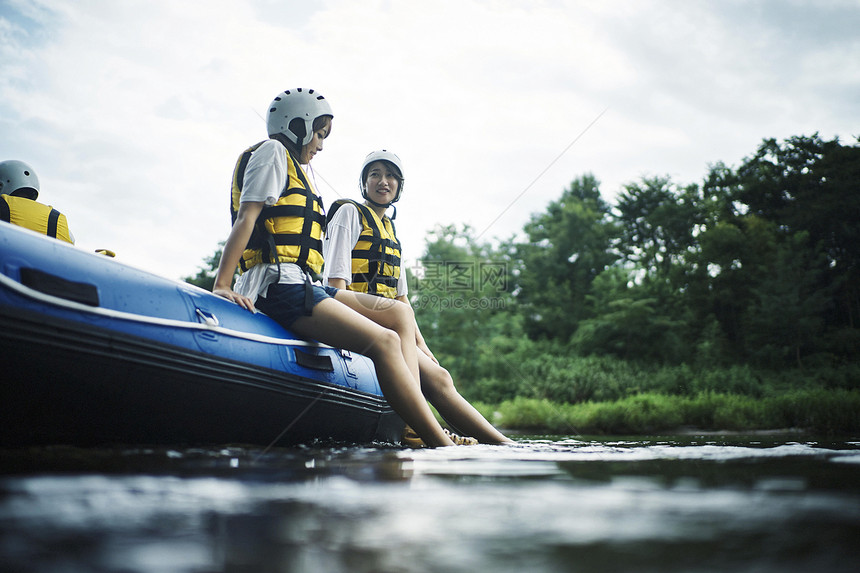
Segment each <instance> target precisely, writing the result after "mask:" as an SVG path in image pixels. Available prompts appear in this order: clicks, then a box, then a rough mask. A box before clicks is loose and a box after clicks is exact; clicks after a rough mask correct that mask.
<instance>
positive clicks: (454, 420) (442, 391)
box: [418, 352, 513, 444]
mask: <svg viewBox="0 0 860 573" xmlns="http://www.w3.org/2000/svg"><path fill="white" fill-rule="evenodd" d="M418 367H419V368H420V371H421V391H422V392H423V393H424V395H425V396H426V397H427V400H429V401H430V403H431V404H433V406H434V407H435V408H436V410H438V411H439V414H440V415H441V416H442V418H444V419H445V421H446V422H448V423H449V424H450V425H451V426H452V427H453V428H454V430H455V431H456V432H458V433H460V434H462V435H464V436H472V437H475V438H477V439H478V441H479V442H482V443H485V444H510V443H513V441H512V440H511V439H509V438H508V437H507V436H505V435H504V434H502V433H501V432H499V431H498V430H497V429H496V428H495V427H494V426H493V425H492V424H491V423H490V422H488V421H487V420H486V419H485V418H484V417H483V416H482V415H481V413H480V412H478V410H476V409H475V407H474V406H472V405H471V404H470V403H469V401H468V400H466V399H465V398H463V396H461V395H460V393H459V392H457V388H455V387H454V380H453V379H452V378H451V375H450V374H449V373H448V371H447V370H445V369H444V368H442V367H441V366H439V364H437V363H435V362H433V361H432V360H431V359H430V357H429V356H427V355H426V354H424V353H423V352H419V353H418Z"/></svg>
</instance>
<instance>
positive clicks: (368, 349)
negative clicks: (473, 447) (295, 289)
mask: <svg viewBox="0 0 860 573" xmlns="http://www.w3.org/2000/svg"><path fill="white" fill-rule="evenodd" d="M398 306H405V305H398ZM378 312H382V311H378ZM292 329H293V330H294V331H295V332H296V333H298V334H300V335H302V336H306V337H310V338H314V339H316V340H319V341H320V342H323V343H325V344H329V345H331V346H335V347H337V348H345V349H347V350H350V351H352V352H358V353H361V354H365V355H367V356H368V357H370V359H371V360H373V364H374V366H375V367H376V374H377V377H378V378H379V385H380V387H381V388H382V392H383V394H385V398H386V399H387V400H388V402H389V403H390V404H391V407H392V408H394V410H395V411H396V412H397V413H398V414H400V417H401V418H403V420H404V421H405V422H406V423H407V424H409V425H410V426H412V428H413V429H414V430H415V431H416V432H418V435H419V436H421V439H422V440H423V441H424V443H425V444H427V445H428V446H433V447H435V446H451V445H453V444H454V443H453V442H452V441H451V440H450V439H449V438H448V436H446V435H445V432H444V431H443V430H442V426H440V425H439V422H437V421H436V417H435V416H434V415H433V412H432V411H431V410H430V407H429V406H428V405H427V401H426V399H425V398H424V395H423V394H422V393H421V388H420V384H419V382H418V377H417V376H415V375H413V374H412V371H411V369H410V368H409V365H408V364H407V361H406V359H405V358H404V355H403V351H402V347H403V344H402V341H401V338H400V336H399V335H398V334H397V333H396V332H395V331H393V330H390V329H388V328H385V327H383V326H380V325H379V324H376V323H374V322H373V321H372V320H370V319H369V318H367V317H365V316H362V315H361V314H359V313H357V312H354V311H353V310H351V309H350V308H348V307H347V306H346V305H344V304H341V303H339V302H337V301H336V300H331V299H326V300H323V301H322V302H320V303H319V304H317V305H316V306H315V307H314V310H313V314H312V315H311V316H303V317H301V318H299V319H298V320H296V321H295V322H294V323H293V325H292ZM412 340H413V341H414V332H413V338H412ZM413 353H414V343H413ZM413 360H414V361H415V362H416V363H417V359H416V357H415V354H413ZM416 372H417V364H416Z"/></svg>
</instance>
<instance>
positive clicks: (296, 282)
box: [212, 89, 454, 446]
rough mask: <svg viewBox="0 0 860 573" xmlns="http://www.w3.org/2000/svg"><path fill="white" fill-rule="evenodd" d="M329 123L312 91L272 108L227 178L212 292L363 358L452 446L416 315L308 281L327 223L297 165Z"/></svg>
mask: <svg viewBox="0 0 860 573" xmlns="http://www.w3.org/2000/svg"><path fill="white" fill-rule="evenodd" d="M332 118H333V114H332V111H331V107H330V106H329V104H328V102H327V101H326V99H325V98H324V97H323V96H322V95H320V94H319V93H318V92H315V91H314V90H304V89H297V90H288V91H285V92H283V93H282V94H280V95H279V96H278V97H276V98H275V100H274V101H273V102H272V104H271V105H270V107H269V112H268V119H267V128H268V134H269V139H268V140H266V141H263V142H261V143H258V144H256V145H254V146H252V147H250V148H248V149H247V150H245V152H244V153H243V154H242V155H241V157H240V158H239V161H238V162H237V164H236V168H235V169H234V172H233V189H232V197H231V213H232V215H233V228H232V230H231V232H230V235H229V237H228V238H227V242H226V243H225V245H224V249H223V254H222V256H221V261H220V264H219V267H218V271H217V274H216V277H215V285H214V287H213V289H212V290H213V292H214V293H215V294H217V295H220V296H222V297H224V298H226V299H228V300H231V301H233V302H235V303H237V304H239V305H240V306H242V307H244V308H246V309H248V310H252V311H253V310H254V309H255V307H256V308H259V309H260V310H263V311H264V312H265V313H266V314H268V315H269V316H271V317H272V318H274V319H275V320H277V321H278V322H279V323H281V324H282V325H283V326H284V327H286V328H289V329H291V330H292V331H293V332H296V333H297V334H299V335H301V336H305V337H308V338H312V339H314V340H318V341H320V342H323V343H325V344H329V345H331V346H334V347H337V348H345V349H347V350H350V351H354V352H358V353H360V354H364V355H366V356H368V357H369V358H370V359H371V360H373V362H374V365H375V367H376V372H377V376H378V378H379V384H380V386H381V388H382V391H383V393H384V394H385V397H386V399H387V400H388V402H389V403H390V404H391V406H392V407H393V408H394V409H395V411H397V413H398V414H399V415H400V417H401V418H403V420H404V421H405V422H406V423H407V424H409V425H410V426H411V427H412V428H414V429H415V431H416V432H418V434H419V435H420V437H421V438H422V440H423V441H424V443H425V444H426V445H428V446H450V445H453V444H454V442H453V441H452V440H451V439H450V438H449V437H448V435H447V434H446V433H445V431H444V430H443V429H442V427H441V426H440V425H439V423H438V422H437V421H436V418H435V417H434V416H433V413H432V411H431V410H430V408H429V406H428V405H427V402H426V400H425V399H424V396H423V395H422V394H421V388H420V383H419V374H418V350H417V348H416V345H415V338H416V334H415V317H414V314H413V313H412V309H411V308H409V307H408V306H406V305H404V304H400V303H399V302H397V301H394V300H387V299H381V298H378V297H374V296H372V295H369V294H365V293H356V292H352V291H348V290H337V289H334V288H332V287H322V286H320V285H318V284H312V281H313V276H315V275H316V274H317V273H319V272H320V270H321V268H322V264H323V256H322V236H323V228H324V225H325V217H324V215H323V209H322V202H321V200H320V198H319V196H318V195H317V193H316V191H315V190H314V189H313V186H312V185H311V184H310V182H309V181H308V179H307V176H306V175H305V173H304V170H303V168H302V165H307V164H308V163H309V162H310V160H311V159H312V158H313V157H314V155H316V154H317V153H319V152H320V151H322V149H323V141H324V140H325V139H326V137H328V135H329V134H330V133H331V125H332ZM237 267H238V268H239V269H240V272H241V273H242V274H241V276H240V277H239V279H238V280H237V281H236V285H235V287H231V284H232V282H233V274H234V271H235V269H236V268H237Z"/></svg>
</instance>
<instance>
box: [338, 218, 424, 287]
mask: <svg viewBox="0 0 860 573" xmlns="http://www.w3.org/2000/svg"><path fill="white" fill-rule="evenodd" d="M361 230H362V224H361V216H360V215H359V214H358V209H357V208H356V207H355V205H353V204H352V203H344V204H343V205H341V206H340V208H339V209H338V210H337V212H336V213H335V214H334V217H332V218H331V221H329V223H328V228H327V230H326V236H325V240H324V241H323V258H324V259H325V267H324V268H323V281H325V283H326V284H329V282H328V281H329V278H333V279H343V280H345V281H346V284H347V285H349V284H350V283H351V282H352V249H353V248H355V244H356V243H357V242H358V238H359V237H360V236H361ZM401 256H402V253H401ZM401 265H402V258H401ZM408 292H409V289H408V288H407V286H406V270H405V269H403V267H402V266H401V268H400V278H399V279H397V296H405V295H406V294H407V293H408Z"/></svg>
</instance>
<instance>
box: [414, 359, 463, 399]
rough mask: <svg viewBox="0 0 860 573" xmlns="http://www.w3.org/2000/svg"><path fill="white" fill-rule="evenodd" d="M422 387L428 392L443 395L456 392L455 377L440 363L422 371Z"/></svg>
mask: <svg viewBox="0 0 860 573" xmlns="http://www.w3.org/2000/svg"><path fill="white" fill-rule="evenodd" d="M421 387H422V389H423V390H424V392H425V393H427V394H432V395H433V396H442V395H446V394H450V393H452V392H456V391H457V389H456V388H454V378H452V377H451V374H450V373H449V372H448V371H447V370H445V369H444V368H443V367H441V366H439V365H438V364H435V363H434V364H433V366H431V367H429V368H427V369H426V371H424V370H422V371H421Z"/></svg>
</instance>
